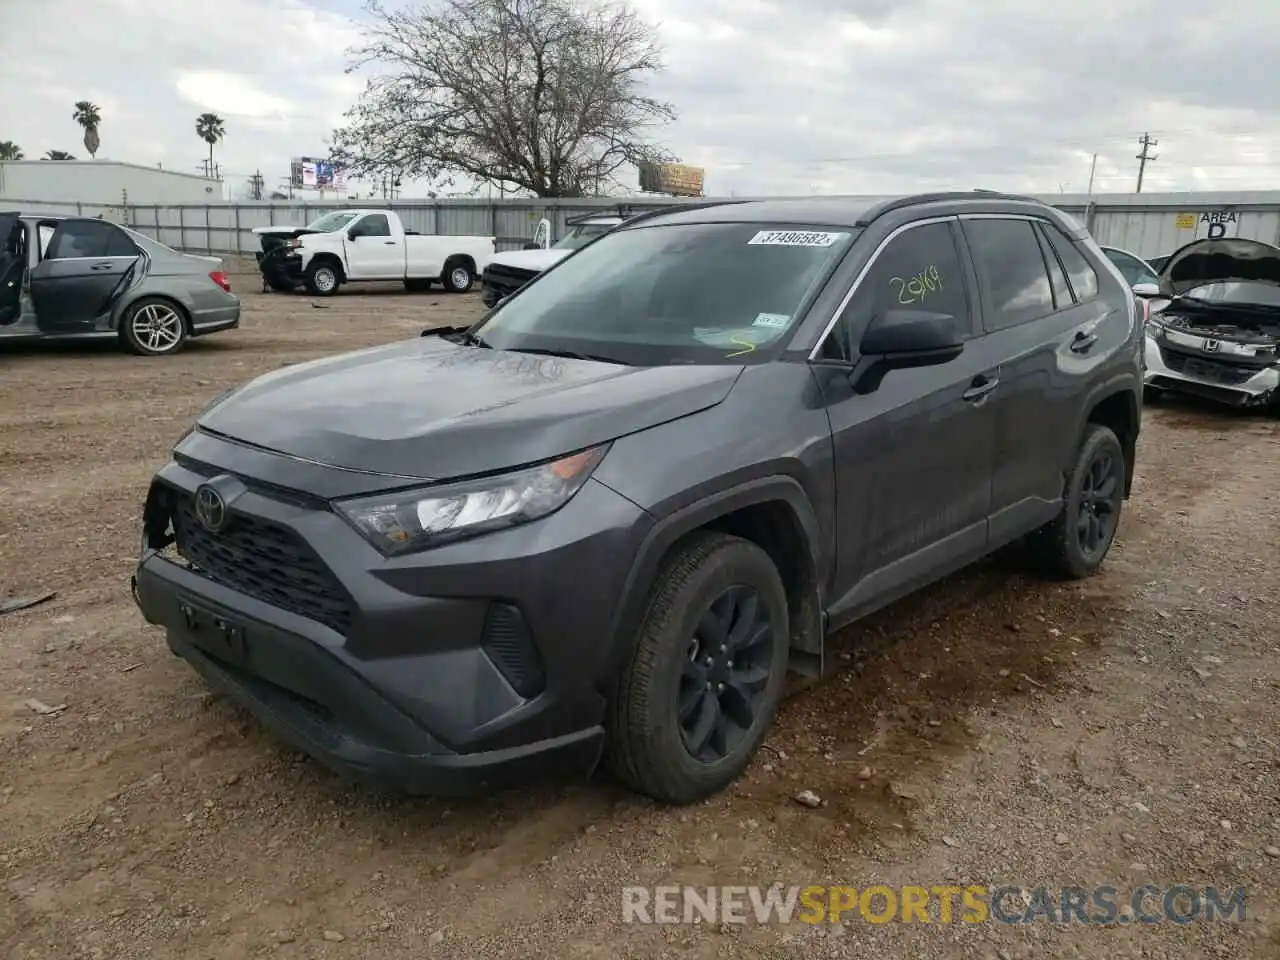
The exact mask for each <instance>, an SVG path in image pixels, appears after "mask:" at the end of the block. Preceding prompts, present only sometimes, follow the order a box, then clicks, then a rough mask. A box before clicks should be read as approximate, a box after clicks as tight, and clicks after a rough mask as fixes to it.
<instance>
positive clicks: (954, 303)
mask: <svg viewBox="0 0 1280 960" xmlns="http://www.w3.org/2000/svg"><path fill="white" fill-rule="evenodd" d="M890 310H923V311H927V312H930V313H944V314H948V315H949V316H952V317H954V318H955V323H956V327H957V331H958V332H959V333H960V336H961V337H962V338H964V339H968V338H969V336H970V335H971V333H972V331H973V320H972V315H971V313H970V309H969V300H968V296H967V295H966V293H965V283H964V270H963V267H962V266H961V263H960V255H959V254H958V253H957V252H956V244H955V237H954V235H953V234H952V231H951V225H950V223H926V224H922V225H920V226H918V227H911V228H910V229H909V230H906V231H904V232H903V233H900V234H898V236H896V237H894V238H893V239H892V240H890V241H889V242H888V243H887V244H886V245H885V247H884V249H883V250H881V251H880V254H879V256H877V257H876V259H875V260H874V262H873V263H872V264H871V267H870V269H869V270H868V271H867V273H866V275H865V276H864V277H863V278H862V282H861V283H860V284H859V285H858V290H857V292H856V293H855V294H854V295H853V298H852V299H851V300H850V301H849V306H848V307H847V308H846V309H845V314H844V316H842V317H841V318H840V323H839V324H838V325H837V326H836V328H835V330H834V331H833V335H832V336H831V337H828V339H827V342H826V343H824V344H823V348H822V355H823V356H824V357H825V358H827V359H831V360H848V359H850V358H851V357H852V356H853V347H854V346H855V344H854V343H853V342H852V341H853V338H855V337H858V336H860V335H861V333H862V331H863V330H865V329H866V327H867V324H869V323H870V322H871V320H872V319H873V318H875V317H877V316H883V315H884V314H886V313H888V312H889V311H890Z"/></svg>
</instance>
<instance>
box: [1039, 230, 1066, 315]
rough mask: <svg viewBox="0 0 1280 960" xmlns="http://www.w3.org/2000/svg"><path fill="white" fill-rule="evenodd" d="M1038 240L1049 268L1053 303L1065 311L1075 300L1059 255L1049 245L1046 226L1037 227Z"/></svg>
mask: <svg viewBox="0 0 1280 960" xmlns="http://www.w3.org/2000/svg"><path fill="white" fill-rule="evenodd" d="M1036 239H1037V240H1039V241H1040V252H1041V253H1042V254H1043V255H1044V262H1045V265H1046V266H1048V268H1049V284H1050V286H1052V287H1053V302H1054V303H1055V304H1056V305H1057V307H1058V309H1059V310H1065V309H1066V308H1067V307H1069V306H1071V305H1072V304H1073V303H1074V302H1075V300H1074V298H1073V297H1072V296H1071V287H1070V286H1068V285H1067V275H1066V273H1064V272H1063V269H1062V264H1061V262H1059V260H1058V255H1057V254H1056V253H1054V252H1053V247H1051V246H1050V245H1049V238H1048V237H1046V236H1045V235H1044V224H1042V223H1041V224H1037V225H1036Z"/></svg>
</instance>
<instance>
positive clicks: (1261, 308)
mask: <svg viewBox="0 0 1280 960" xmlns="http://www.w3.org/2000/svg"><path fill="white" fill-rule="evenodd" d="M1169 307H1191V308H1192V309H1195V310H1205V311H1212V312H1219V311H1223V310H1236V311H1239V312H1241V313H1276V312H1280V304H1270V303H1250V302H1248V301H1235V300H1205V299H1204V298H1203V297H1174V298H1173V299H1172V300H1171V301H1169V305H1168V306H1167V307H1165V309H1166V310H1168V309H1169Z"/></svg>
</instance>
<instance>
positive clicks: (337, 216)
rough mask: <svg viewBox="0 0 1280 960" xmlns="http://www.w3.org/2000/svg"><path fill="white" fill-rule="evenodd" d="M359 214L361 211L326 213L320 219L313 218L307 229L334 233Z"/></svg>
mask: <svg viewBox="0 0 1280 960" xmlns="http://www.w3.org/2000/svg"><path fill="white" fill-rule="evenodd" d="M358 216H360V214H359V212H352V213H326V214H325V215H324V216H323V217H321V218H320V219H319V220H312V221H311V222H310V223H309V224H307V229H308V230H314V231H316V233H333V232H334V231H335V230H341V229H342V228H343V227H345V226H346V225H347V224H348V223H350V222H351V221H352V220H354V219H355V218H356V217H358Z"/></svg>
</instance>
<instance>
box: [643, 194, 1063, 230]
mask: <svg viewBox="0 0 1280 960" xmlns="http://www.w3.org/2000/svg"><path fill="white" fill-rule="evenodd" d="M969 202H972V203H974V204H979V203H981V204H984V205H986V206H993V205H998V206H1000V207H1002V208H1004V209H1005V210H1009V209H1010V208H1012V207H1017V206H1024V205H1025V206H1033V207H1037V208H1040V209H1051V208H1048V207H1045V205H1044V203H1043V202H1042V201H1040V200H1037V199H1035V198H1034V197H1024V196H1015V195H1012V194H1004V193H996V192H994V191H989V190H973V191H968V192H949V193H919V194H904V195H900V196H874V197H788V198H781V199H767V200H712V201H707V202H703V203H693V204H684V205H681V206H678V207H667V208H665V209H660V210H653V211H649V212H648V213H643V214H640V215H639V216H637V217H635V218H633V219H632V221H631V223H635V222H638V221H656V220H661V221H662V222H664V223H730V222H737V223H742V222H746V223H757V222H759V223H815V224H816V223H821V224H827V225H830V226H846V227H865V226H866V225H867V224H869V223H870V222H871V221H872V220H875V219H876V218H877V217H880V216H882V215H884V214H886V213H889V212H890V211H892V210H897V209H901V208H903V207H910V206H916V205H917V204H927V203H969Z"/></svg>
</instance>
